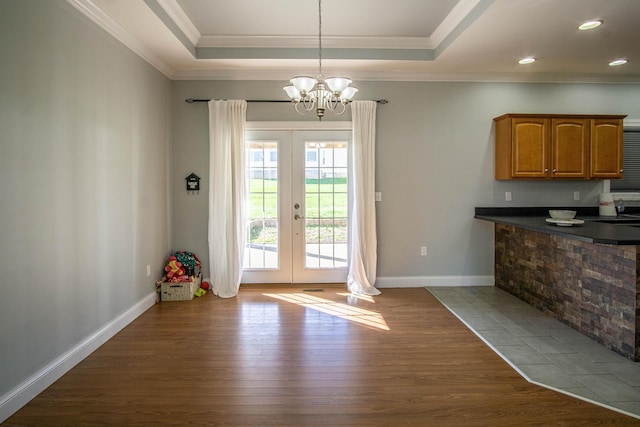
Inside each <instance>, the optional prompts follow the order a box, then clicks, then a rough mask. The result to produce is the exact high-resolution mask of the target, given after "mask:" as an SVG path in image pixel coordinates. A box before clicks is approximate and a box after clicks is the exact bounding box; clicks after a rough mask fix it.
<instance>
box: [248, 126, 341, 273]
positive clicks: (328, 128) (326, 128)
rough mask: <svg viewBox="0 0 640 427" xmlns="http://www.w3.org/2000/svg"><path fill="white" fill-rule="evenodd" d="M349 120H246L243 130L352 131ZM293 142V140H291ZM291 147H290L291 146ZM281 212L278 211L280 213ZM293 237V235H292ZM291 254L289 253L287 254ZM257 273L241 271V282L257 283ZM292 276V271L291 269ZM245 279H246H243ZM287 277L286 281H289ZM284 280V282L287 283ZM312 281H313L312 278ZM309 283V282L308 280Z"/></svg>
mask: <svg viewBox="0 0 640 427" xmlns="http://www.w3.org/2000/svg"><path fill="white" fill-rule="evenodd" d="M352 130H353V129H352V124H351V121H326V122H309V121H304V122H256V121H254V122H250V121H248V122H246V124H245V131H258V132H259V131H290V132H304V131H350V132H351V131H352ZM291 144H293V141H291ZM291 148H292V147H291ZM350 175H351V173H350ZM349 211H351V205H349ZM282 213H283V212H280V215H281V214H282ZM289 222H291V221H290V219H289ZM292 237H293V236H292ZM289 256H291V254H289ZM247 273H248V274H247ZM257 274H260V273H257V272H256V274H254V272H253V271H251V270H249V271H247V272H246V273H244V272H243V278H242V283H257V282H256V278H257ZM291 275H292V277H293V271H291ZM272 276H274V277H273V278H275V277H277V274H274V275H272ZM245 279H246V281H245ZM291 281H292V279H289V281H288V282H291ZM288 282H286V281H284V283H288ZM312 282H314V281H313V280H312ZM310 283H311V282H310Z"/></svg>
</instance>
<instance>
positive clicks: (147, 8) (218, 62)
mask: <svg viewBox="0 0 640 427" xmlns="http://www.w3.org/2000/svg"><path fill="white" fill-rule="evenodd" d="M67 2H69V3H70V4H72V5H73V6H75V7H76V8H77V9H79V10H80V11H82V12H83V13H85V14H86V15H87V16H89V17H90V18H91V19H93V20H94V21H95V22H96V23H98V24H99V25H100V26H102V27H103V28H104V29H105V30H107V31H108V32H109V33H111V34H112V35H114V36H115V37H116V38H117V39H119V40H120V41H121V42H123V43H124V44H125V45H127V46H128V47H129V48H131V49H132V50H133V51H135V52H136V53H138V54H139V55H140V56H141V57H143V58H144V59H145V60H147V61H148V62H149V63H151V64H152V65H154V66H155V67H156V68H158V69H159V70H160V71H162V72H163V73H164V74H165V75H167V76H168V77H169V78H171V79H176V80H184V79H218V80H219V79H224V80H288V79H290V78H291V77H294V76H296V75H311V76H315V75H316V74H318V3H317V0H269V1H265V0H233V1H232V0H67ZM592 19H600V20H603V21H604V23H603V25H601V26H600V27H599V28H596V29H594V30H590V31H579V30H578V29H577V26H578V25H579V24H580V23H582V22H584V21H587V20H592ZM322 45H323V50H322V57H323V61H322V65H323V74H324V75H325V76H327V77H329V76H332V75H343V76H346V77H350V78H352V79H354V80H387V81H503V82H504V81H507V82H509V81H513V82H523V81H524V82H528V81H531V82H633V83H640V1H638V0H323V1H322ZM526 56H533V57H535V58H536V59H537V61H536V62H534V63H533V64H529V65H519V64H518V60H519V59H521V58H523V57H526ZM618 58H626V59H628V61H629V62H628V63H627V64H625V65H622V66H618V67H610V66H609V65H608V63H609V62H610V61H611V60H614V59H618Z"/></svg>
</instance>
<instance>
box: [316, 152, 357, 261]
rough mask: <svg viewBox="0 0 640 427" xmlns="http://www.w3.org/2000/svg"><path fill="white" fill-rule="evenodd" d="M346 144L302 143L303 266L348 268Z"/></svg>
mask: <svg viewBox="0 0 640 427" xmlns="http://www.w3.org/2000/svg"><path fill="white" fill-rule="evenodd" d="M347 159H348V152H347V144H346V142H306V143H305V216H306V221H305V228H306V230H305V267H306V268H313V269H333V268H344V267H346V266H347V247H348V241H347V239H348V228H347V224H348V221H347V218H348V193H347V191H348V190H347V187H348V183H347V170H348V169H347Z"/></svg>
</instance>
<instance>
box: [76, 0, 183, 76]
mask: <svg viewBox="0 0 640 427" xmlns="http://www.w3.org/2000/svg"><path fill="white" fill-rule="evenodd" d="M67 3H69V4H70V5H71V6H73V7H75V8H76V9H77V10H79V11H80V12H81V13H82V14H83V15H85V16H86V17H87V18H89V19H90V20H91V21H93V22H94V23H95V24H97V25H98V26H99V27H100V28H102V29H103V30H105V31H106V32H107V33H109V34H110V35H111V36H113V37H114V38H115V39H116V40H118V41H119V42H120V43H122V44H123V45H125V46H126V47H128V48H129V49H131V50H132V51H133V52H134V53H136V54H137V55H138V56H139V57H141V58H142V59H144V60H145V61H147V62H148V63H149V64H151V65H152V66H153V67H155V68H156V69H157V70H158V71H160V72H161V73H162V74H164V75H165V76H167V77H168V78H169V79H173V78H174V76H175V70H174V69H173V68H171V67H170V66H169V65H168V64H167V63H165V62H164V61H163V60H161V59H160V58H159V57H158V56H157V55H156V54H155V53H153V52H152V51H151V50H149V49H147V48H146V47H145V46H144V45H143V44H142V43H140V42H139V41H138V40H137V39H136V38H135V37H133V36H132V35H131V33H129V32H128V31H127V30H125V29H124V28H123V27H122V26H121V25H120V24H118V23H117V22H116V21H115V20H113V19H112V18H111V17H110V16H109V15H108V14H107V13H106V12H105V11H104V10H102V9H101V8H100V7H99V6H97V5H96V4H95V3H94V2H93V1H92V0H67Z"/></svg>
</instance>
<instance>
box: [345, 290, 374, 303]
mask: <svg viewBox="0 0 640 427" xmlns="http://www.w3.org/2000/svg"><path fill="white" fill-rule="evenodd" d="M338 295H340V296H343V297H347V298H349V299H352V298H355V299H361V300H363V301H366V302H372V303H375V300H374V299H373V297H372V296H371V295H358V294H351V293H348V292H344V293H342V292H340V293H338Z"/></svg>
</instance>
